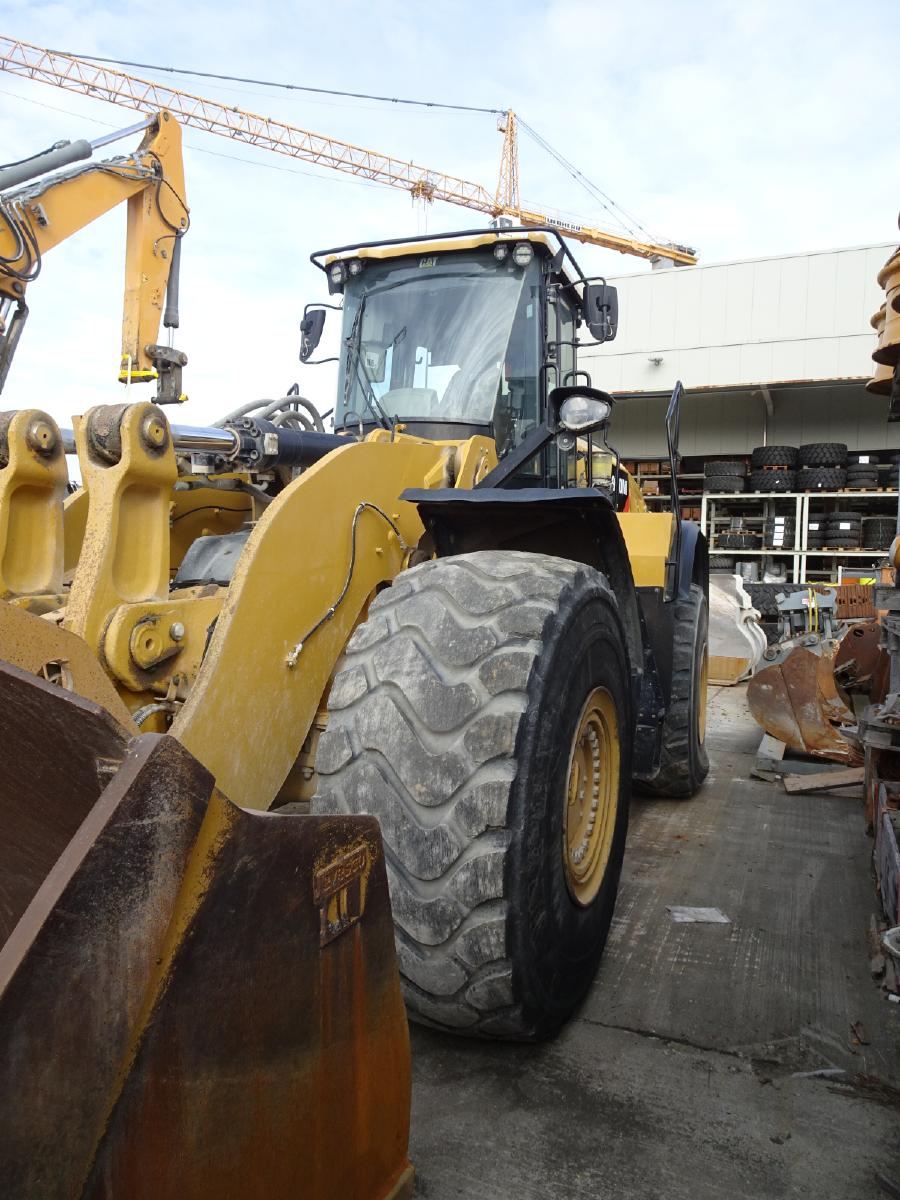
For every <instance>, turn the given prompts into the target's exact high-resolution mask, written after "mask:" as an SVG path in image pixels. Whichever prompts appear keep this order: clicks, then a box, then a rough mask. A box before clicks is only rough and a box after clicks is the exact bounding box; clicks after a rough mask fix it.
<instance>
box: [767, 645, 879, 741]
mask: <svg viewBox="0 0 900 1200" xmlns="http://www.w3.org/2000/svg"><path fill="white" fill-rule="evenodd" d="M747 703H748V705H749V707H750V711H751V713H752V714H753V716H754V718H755V719H756V721H757V722H758V723H759V724H760V725H761V726H762V727H763V729H765V730H766V732H767V733H770V734H771V735H772V736H773V737H775V738H778V739H779V741H782V742H784V743H785V744H786V745H787V746H790V747H791V749H793V750H797V751H800V752H801V753H804V754H810V755H812V756H814V757H816V758H825V759H829V760H831V761H833V762H843V763H850V764H857V763H861V762H862V753H861V751H860V750H859V748H858V746H856V745H855V743H853V742H852V741H850V740H848V738H846V737H845V736H844V735H843V734H842V733H841V732H840V729H839V727H838V726H837V725H836V724H834V723H833V722H834V721H838V720H840V719H841V718H842V717H843V718H844V719H845V720H846V721H847V723H850V722H852V721H853V714H852V713H851V712H850V710H849V709H848V708H847V707H846V705H845V704H844V703H843V701H842V699H841V697H840V695H839V693H838V690H837V688H836V687H835V684H834V675H833V672H832V660H831V658H830V656H829V655H827V654H824V655H819V654H814V653H812V652H811V651H810V650H808V649H807V648H806V647H803V646H797V647H795V648H794V649H793V650H792V651H791V653H790V654H789V655H788V656H787V658H786V659H785V660H784V661H783V662H782V663H779V664H778V665H776V666H771V667H766V668H765V669H764V670H762V671H759V672H758V673H757V674H756V675H754V677H753V678H752V679H751V680H750V683H749V684H748V685H747Z"/></svg>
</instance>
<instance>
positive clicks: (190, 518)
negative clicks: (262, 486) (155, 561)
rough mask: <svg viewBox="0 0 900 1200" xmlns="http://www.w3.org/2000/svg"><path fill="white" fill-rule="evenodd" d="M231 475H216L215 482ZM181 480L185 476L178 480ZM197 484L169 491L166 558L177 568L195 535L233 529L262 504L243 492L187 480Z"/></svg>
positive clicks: (258, 512) (224, 481)
mask: <svg viewBox="0 0 900 1200" xmlns="http://www.w3.org/2000/svg"><path fill="white" fill-rule="evenodd" d="M237 478H238V476H235V475H218V476H216V482H217V483H220V484H223V485H225V486H226V487H227V485H228V483H229V481H231V480H235V479H237ZM182 482H185V480H182ZM191 482H192V483H194V484H199V485H200V486H192V487H190V488H189V489H188V488H185V489H184V490H182V488H180V487H179V488H176V490H175V491H174V492H173V493H172V505H171V511H170V514H169V524H170V536H169V560H170V569H171V571H172V572H173V574H174V572H175V571H177V569H178V567H179V566H180V565H181V560H182V559H183V558H184V556H185V554H186V553H187V552H188V550H189V549H190V547H191V545H192V543H193V542H195V541H196V539H197V538H198V537H210V536H215V535H218V534H223V533H234V532H235V530H237V529H240V528H241V526H242V525H243V524H244V523H245V522H246V521H250V520H254V519H256V518H258V517H259V516H261V515H262V512H263V506H262V505H261V504H258V507H257V506H256V505H257V503H258V502H254V500H253V499H252V497H251V496H250V495H248V493H247V492H242V491H239V490H238V489H237V488H235V490H233V491H230V490H229V491H226V490H224V488H223V487H204V486H202V481H201V480H199V479H194V480H192V481H191Z"/></svg>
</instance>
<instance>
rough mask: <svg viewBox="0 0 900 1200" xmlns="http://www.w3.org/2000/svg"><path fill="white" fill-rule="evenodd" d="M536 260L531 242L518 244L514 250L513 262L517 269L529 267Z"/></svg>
mask: <svg viewBox="0 0 900 1200" xmlns="http://www.w3.org/2000/svg"><path fill="white" fill-rule="evenodd" d="M533 258H534V250H533V248H532V245H531V242H517V243H516V248H515V250H513V262H514V263H515V264H516V266H517V267H527V266H528V264H529V263H530V262H531V260H532V259H533Z"/></svg>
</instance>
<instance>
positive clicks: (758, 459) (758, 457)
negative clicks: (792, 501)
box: [750, 446, 797, 492]
mask: <svg viewBox="0 0 900 1200" xmlns="http://www.w3.org/2000/svg"><path fill="white" fill-rule="evenodd" d="M796 465H797V447H796V446H757V447H755V449H754V450H753V454H752V456H751V458H750V467H751V470H750V490H751V492H792V491H793V490H794V469H795V467H796Z"/></svg>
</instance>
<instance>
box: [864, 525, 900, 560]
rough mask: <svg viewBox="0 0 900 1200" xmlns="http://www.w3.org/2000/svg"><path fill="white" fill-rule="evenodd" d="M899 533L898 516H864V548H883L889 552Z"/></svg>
mask: <svg viewBox="0 0 900 1200" xmlns="http://www.w3.org/2000/svg"><path fill="white" fill-rule="evenodd" d="M896 535H897V518H896V517H863V522H862V548H863V550H883V551H884V552H885V554H887V552H888V549H889V548H890V544H891V542H892V541H893V540H894V538H895V537H896Z"/></svg>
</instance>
